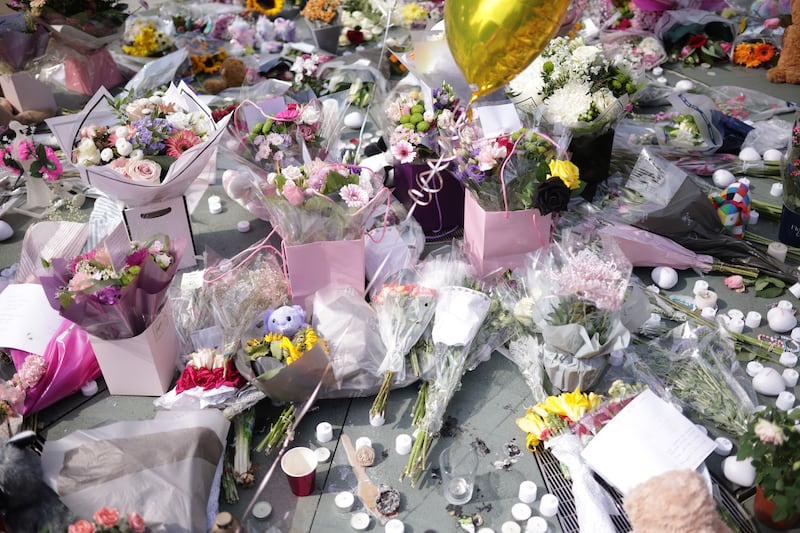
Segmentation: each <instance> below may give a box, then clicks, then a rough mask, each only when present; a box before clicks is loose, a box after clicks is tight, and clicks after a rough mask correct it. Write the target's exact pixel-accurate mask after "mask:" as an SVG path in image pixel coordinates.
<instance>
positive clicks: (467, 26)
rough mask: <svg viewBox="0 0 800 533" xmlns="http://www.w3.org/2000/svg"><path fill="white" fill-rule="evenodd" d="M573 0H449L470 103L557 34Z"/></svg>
mask: <svg viewBox="0 0 800 533" xmlns="http://www.w3.org/2000/svg"><path fill="white" fill-rule="evenodd" d="M568 6H569V0H447V1H446V2H445V3H444V24H445V35H446V36H447V44H448V45H449V46H450V51H451V52H452V53H453V58H454V59H455V60H456V64H457V65H458V66H459V68H460V69H461V72H462V73H463V74H464V77H465V78H466V80H467V82H468V83H469V84H470V85H471V88H472V91H473V92H472V98H471V99H470V104H472V103H473V102H475V101H476V100H477V99H478V98H480V97H481V96H483V95H485V94H489V93H491V92H493V91H495V90H497V89H499V88H500V87H502V86H503V85H505V84H506V83H508V82H509V81H511V80H512V79H513V78H514V77H515V76H516V75H517V74H519V73H520V72H522V71H523V70H524V69H525V67H527V66H528V65H530V64H531V62H532V61H533V60H534V59H536V56H538V55H539V54H540V53H541V51H542V50H543V49H544V47H545V46H546V45H547V43H548V42H549V41H550V39H551V38H552V37H553V35H555V33H556V31H558V28H559V26H560V24H561V19H562V18H563V16H564V13H565V12H566V10H567V7H568Z"/></svg>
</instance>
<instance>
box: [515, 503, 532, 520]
mask: <svg viewBox="0 0 800 533" xmlns="http://www.w3.org/2000/svg"><path fill="white" fill-rule="evenodd" d="M532 514H533V511H531V506H530V505H528V504H527V503H515V504H514V505H512V506H511V517H512V518H513V519H514V520H516V521H517V522H524V521H526V520H527V519H528V518H530V517H531V515H532Z"/></svg>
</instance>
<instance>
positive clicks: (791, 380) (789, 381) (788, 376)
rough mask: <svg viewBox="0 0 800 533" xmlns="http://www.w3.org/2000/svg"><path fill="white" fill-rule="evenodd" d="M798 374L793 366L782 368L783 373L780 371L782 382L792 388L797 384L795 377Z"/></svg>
mask: <svg viewBox="0 0 800 533" xmlns="http://www.w3.org/2000/svg"><path fill="white" fill-rule="evenodd" d="M798 376H800V374H798V373H797V370H795V369H794V368H784V369H783V373H781V377H782V378H783V382H784V383H785V384H786V386H787V387H789V388H790V389H791V388H794V387H795V385H797V378H798Z"/></svg>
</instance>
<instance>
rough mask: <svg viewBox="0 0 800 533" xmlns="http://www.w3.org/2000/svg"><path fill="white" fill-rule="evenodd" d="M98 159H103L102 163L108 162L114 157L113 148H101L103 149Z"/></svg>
mask: <svg viewBox="0 0 800 533" xmlns="http://www.w3.org/2000/svg"><path fill="white" fill-rule="evenodd" d="M100 159H101V160H102V161H103V163H108V162H109V161H111V160H112V159H114V150H112V149H111V148H103V151H102V152H100Z"/></svg>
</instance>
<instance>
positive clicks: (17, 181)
mask: <svg viewBox="0 0 800 533" xmlns="http://www.w3.org/2000/svg"><path fill="white" fill-rule="evenodd" d="M11 126H12V128H11V129H9V130H7V131H6V132H4V133H3V134H2V136H0V169H4V170H5V173H6V174H7V175H6V176H5V177H4V178H0V191H2V192H0V213H2V212H3V211H4V205H5V204H6V203H7V202H12V200H14V199H15V198H17V197H18V196H19V195H20V194H21V193H22V192H23V189H22V187H23V185H24V186H25V189H24V190H25V192H26V193H27V194H26V206H27V207H29V208H30V207H47V206H49V205H50V203H51V202H52V193H51V192H50V188H49V187H48V185H47V184H45V183H44V182H45V181H47V182H51V181H55V180H57V179H58V178H60V177H61V176H62V174H63V173H64V169H63V167H62V165H61V160H60V158H59V157H58V154H57V153H56V151H55V150H54V149H53V148H51V147H50V146H47V145H45V144H40V143H37V142H36V141H34V140H33V128H32V127H23V126H22V125H21V124H19V123H16V122H15V123H12V124H11ZM12 203H13V202H12ZM9 205H11V204H10V203H9Z"/></svg>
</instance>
